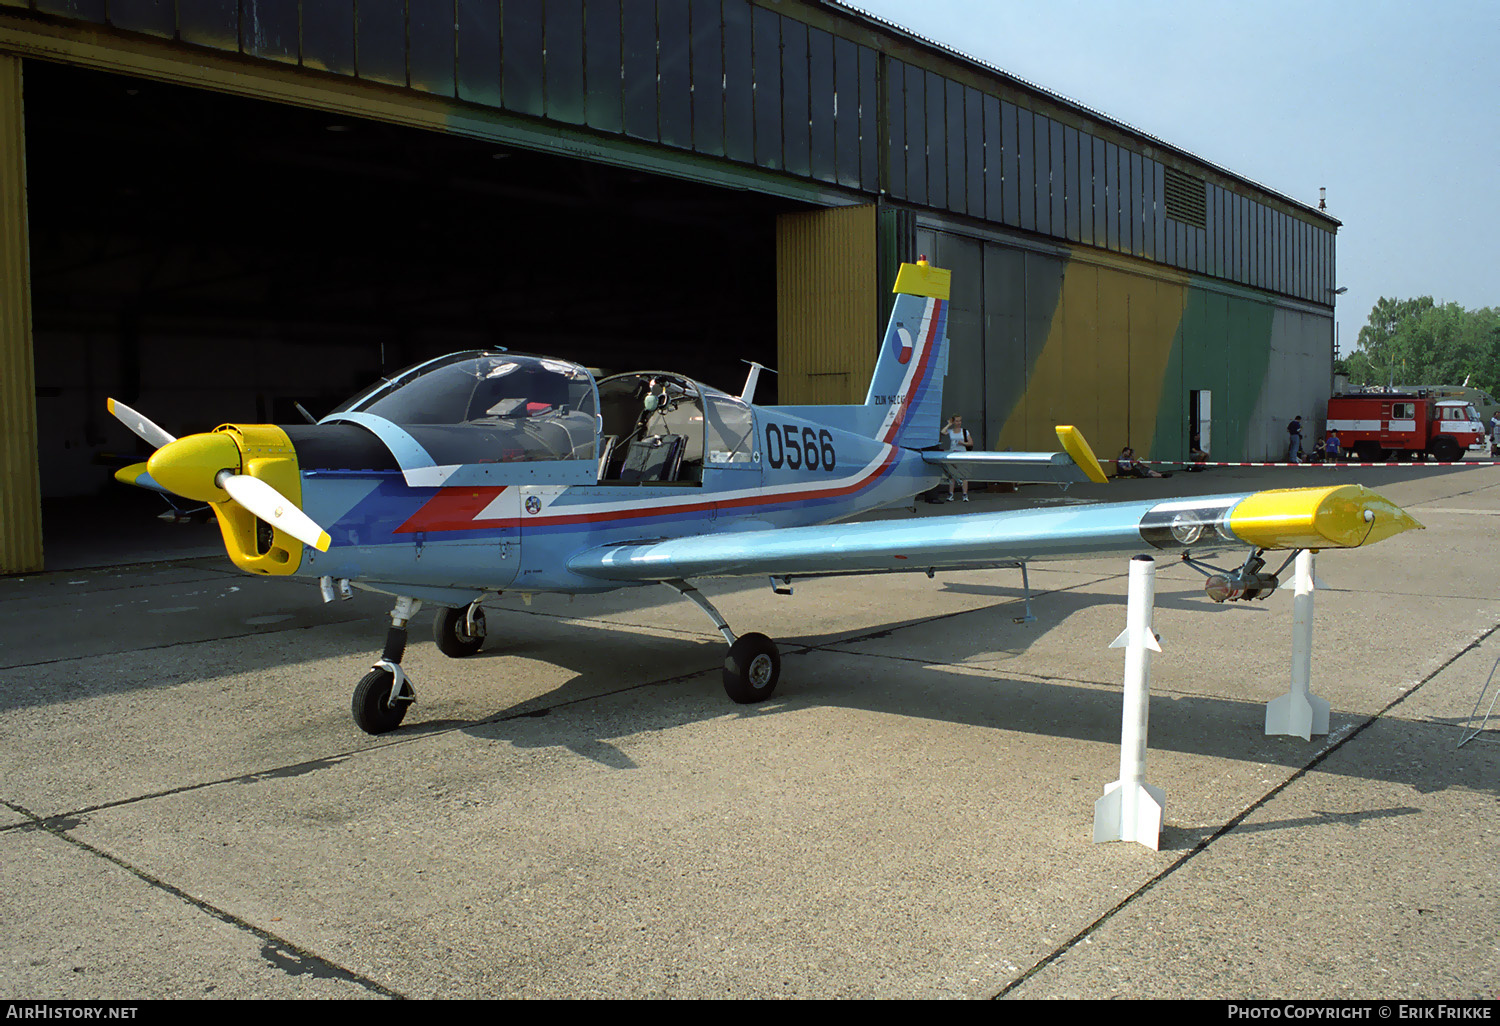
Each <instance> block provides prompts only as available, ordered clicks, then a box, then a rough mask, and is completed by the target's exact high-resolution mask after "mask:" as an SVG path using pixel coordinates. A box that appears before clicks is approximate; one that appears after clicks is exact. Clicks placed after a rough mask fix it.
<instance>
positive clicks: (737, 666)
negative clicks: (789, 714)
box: [724, 634, 781, 705]
mask: <svg viewBox="0 0 1500 1026" xmlns="http://www.w3.org/2000/svg"><path fill="white" fill-rule="evenodd" d="M780 679H781V653H780V652H778V651H777V650H776V643H775V642H774V641H772V640H771V639H770V638H768V637H766V636H765V635H764V634H746V635H744V636H743V637H741V638H740V639H739V640H738V641H736V642H735V643H734V644H733V645H730V646H729V654H728V655H727V656H725V657H724V692H725V693H726V694H727V695H729V697H730V698H731V699H733V700H734V701H736V702H739V703H740V704H741V705H748V704H749V703H751V702H764V701H765V700H766V699H768V698H770V697H771V693H772V692H774V691H775V690H776V682H777V681H778V680H780Z"/></svg>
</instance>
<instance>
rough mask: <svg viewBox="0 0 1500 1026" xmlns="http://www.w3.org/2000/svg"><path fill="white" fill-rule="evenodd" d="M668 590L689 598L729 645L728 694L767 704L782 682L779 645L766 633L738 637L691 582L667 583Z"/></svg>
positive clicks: (740, 700)
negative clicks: (670, 589)
mask: <svg viewBox="0 0 1500 1026" xmlns="http://www.w3.org/2000/svg"><path fill="white" fill-rule="evenodd" d="M663 583H665V584H666V585H667V586H668V587H670V588H672V589H673V590H675V591H676V592H677V593H678V594H679V595H681V596H682V597H683V598H686V599H689V600H691V601H692V603H693V604H694V605H696V606H697V607H698V608H699V609H701V610H703V611H704V612H705V613H707V614H708V618H709V619H710V620H712V621H713V622H714V626H715V627H717V628H719V633H720V634H722V635H724V640H725V641H727V642H729V652H728V654H727V655H725V657H724V693H725V694H727V695H728V696H729V697H730V698H731V699H732V700H734V701H736V702H738V703H740V704H741V705H749V704H750V703H752V702H764V701H765V700H766V699H768V698H770V697H771V695H772V693H773V692H775V690H776V682H777V681H779V680H780V679H781V653H780V652H779V651H777V648H776V642H774V641H772V640H771V639H770V638H768V637H766V636H765V635H764V634H745V635H742V636H740V637H735V633H734V631H732V630H730V629H729V624H728V623H726V622H725V620H724V617H722V616H721V615H719V611H718V610H717V609H715V608H714V607H713V603H711V602H709V601H708V599H706V598H704V597H703V593H702V592H701V591H699V590H698V589H697V588H695V587H693V586H692V585H691V584H689V583H688V582H687V581H665V582H663Z"/></svg>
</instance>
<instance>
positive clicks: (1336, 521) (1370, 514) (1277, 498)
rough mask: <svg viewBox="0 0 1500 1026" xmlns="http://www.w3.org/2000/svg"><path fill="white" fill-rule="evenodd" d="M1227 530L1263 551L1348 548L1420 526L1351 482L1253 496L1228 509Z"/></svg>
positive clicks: (1367, 490) (1419, 528) (1398, 508)
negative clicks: (1327, 486)
mask: <svg viewBox="0 0 1500 1026" xmlns="http://www.w3.org/2000/svg"><path fill="white" fill-rule="evenodd" d="M1229 529H1230V530H1231V531H1233V532H1234V534H1235V536H1236V537H1238V538H1240V539H1242V540H1244V541H1245V542H1247V543H1249V544H1251V545H1255V546H1258V547H1260V548H1264V549H1352V548H1358V547H1359V546H1361V545H1370V544H1373V543H1375V542H1378V541H1384V540H1385V539H1387V538H1390V537H1392V536H1394V535H1397V534H1400V533H1401V532H1403V531H1410V530H1422V529H1423V526H1422V524H1421V523H1419V522H1418V521H1417V519H1416V518H1415V517H1413V516H1412V515H1411V514H1409V513H1407V512H1406V511H1405V510H1403V509H1402V508H1401V507H1400V506H1397V505H1396V504H1395V503H1394V502H1391V501H1390V500H1389V499H1387V498H1386V497H1385V496H1383V495H1380V494H1379V493H1378V492H1373V491H1371V490H1370V489H1368V488H1366V487H1364V486H1363V485H1357V484H1350V485H1337V486H1334V487H1330V488H1278V489H1272V490H1269V491H1264V492H1256V493H1255V494H1254V495H1251V496H1249V497H1247V498H1245V499H1243V500H1241V501H1240V502H1239V504H1238V505H1236V506H1235V507H1234V509H1232V510H1231V511H1230V513H1229Z"/></svg>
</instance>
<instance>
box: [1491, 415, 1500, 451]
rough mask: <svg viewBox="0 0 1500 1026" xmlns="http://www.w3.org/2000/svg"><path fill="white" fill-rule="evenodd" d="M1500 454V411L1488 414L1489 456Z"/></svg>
mask: <svg viewBox="0 0 1500 1026" xmlns="http://www.w3.org/2000/svg"><path fill="white" fill-rule="evenodd" d="M1496 452H1500V411H1497V412H1495V413H1492V414H1490V455H1491V456H1493V455H1495V453H1496Z"/></svg>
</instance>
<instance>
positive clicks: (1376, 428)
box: [1328, 391, 1485, 463]
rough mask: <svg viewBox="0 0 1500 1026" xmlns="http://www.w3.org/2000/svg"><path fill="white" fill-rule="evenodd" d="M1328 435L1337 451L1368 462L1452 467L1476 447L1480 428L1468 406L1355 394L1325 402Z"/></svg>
mask: <svg viewBox="0 0 1500 1026" xmlns="http://www.w3.org/2000/svg"><path fill="white" fill-rule="evenodd" d="M1328 430H1329V431H1337V432H1338V433H1339V443H1340V448H1342V449H1343V450H1344V451H1345V452H1347V453H1349V454H1351V455H1352V456H1353V457H1354V458H1355V459H1358V460H1360V461H1362V462H1366V463H1374V462H1379V461H1384V460H1389V459H1414V460H1419V459H1422V458H1423V457H1424V456H1431V457H1432V458H1433V459H1435V460H1439V461H1442V462H1445V463H1452V462H1455V461H1457V460H1461V459H1463V455H1464V451H1465V450H1466V449H1468V448H1469V446H1471V445H1474V444H1477V443H1479V442H1482V441H1483V440H1484V436H1485V427H1484V424H1483V422H1482V421H1480V419H1479V413H1478V411H1476V410H1475V409H1474V404H1473V403H1470V402H1466V401H1464V400H1462V399H1440V398H1438V397H1437V396H1434V395H1432V394H1430V393H1428V392H1425V391H1420V392H1357V393H1353V394H1350V395H1343V394H1340V395H1335V396H1334V397H1333V398H1331V399H1329V400H1328Z"/></svg>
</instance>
